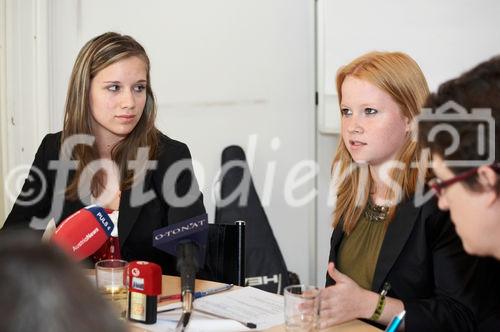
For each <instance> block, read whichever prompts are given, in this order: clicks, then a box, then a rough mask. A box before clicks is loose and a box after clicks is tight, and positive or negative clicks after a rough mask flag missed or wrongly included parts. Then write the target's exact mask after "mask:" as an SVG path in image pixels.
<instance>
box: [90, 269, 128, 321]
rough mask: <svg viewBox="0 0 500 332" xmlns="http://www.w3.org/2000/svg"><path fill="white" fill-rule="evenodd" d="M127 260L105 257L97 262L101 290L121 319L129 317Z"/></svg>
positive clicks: (98, 282) (98, 281)
mask: <svg viewBox="0 0 500 332" xmlns="http://www.w3.org/2000/svg"><path fill="white" fill-rule="evenodd" d="M127 264H128V263H127V262H126V261H123V260H119V259H105V260H102V261H99V262H97V263H96V264H95V270H96V281H97V288H98V289H99V292H100V293H101V294H102V295H103V296H104V298H105V299H107V300H108V301H110V302H111V303H112V304H113V306H114V308H115V310H116V312H117V314H118V316H119V317H120V318H121V319H126V318H127V311H128V274H127Z"/></svg>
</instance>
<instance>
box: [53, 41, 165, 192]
mask: <svg viewBox="0 0 500 332" xmlns="http://www.w3.org/2000/svg"><path fill="white" fill-rule="evenodd" d="M131 56H137V57H139V58H141V59H142V60H143V61H144V63H145V65H146V73H147V84H146V96H147V97H146V105H145V107H144V112H143V113H142V116H141V118H140V119H139V122H138V123H137V125H136V126H135V128H134V129H133V130H132V132H131V133H130V134H129V135H127V137H126V138H124V139H123V140H121V141H120V142H119V143H117V144H116V145H115V146H114V147H113V149H112V150H111V159H112V160H113V161H114V162H115V163H116V164H117V165H118V168H119V171H120V176H121V178H120V189H121V190H125V189H127V188H130V187H131V185H132V183H133V177H134V174H133V173H132V172H131V171H129V170H128V168H127V161H128V160H134V159H135V158H136V153H137V149H138V148H139V147H149V159H155V156H156V151H157V147H158V130H157V129H156V127H155V119H156V102H155V98H154V95H153V90H152V88H151V79H150V61H149V57H148V55H147V54H146V51H145V50H144V48H143V47H142V46H141V44H139V43H138V42H137V41H136V40H135V39H133V38H132V37H130V36H125V35H120V34H118V33H115V32H107V33H104V34H102V35H100V36H97V37H94V38H93V39H91V40H90V41H88V42H87V43H86V44H85V45H84V46H83V48H82V49H81V50H80V52H79V53H78V56H77V58H76V60H75V64H74V66H73V71H72V73H71V78H70V81H69V86H68V94H67V97H66V106H65V114H64V128H63V132H62V142H61V143H63V142H64V140H66V139H67V138H69V137H71V136H73V135H76V134H87V135H92V129H91V128H92V127H91V117H92V115H91V110H90V102H89V95H90V82H91V80H92V79H93V78H94V77H95V76H96V75H97V73H98V72H99V71H101V70H102V69H104V68H106V67H108V66H109V65H111V64H113V63H116V62H118V61H120V60H123V59H125V58H128V57H131ZM72 158H73V159H75V160H78V161H79V164H78V168H77V170H76V173H75V176H74V177H73V179H72V181H71V183H70V184H69V186H68V188H66V196H67V197H68V198H71V199H76V198H77V194H78V182H79V179H80V176H81V175H82V172H83V170H84V169H85V167H86V166H87V165H88V164H89V163H91V162H92V161H94V160H97V159H99V154H98V151H97V147H96V144H95V142H94V144H93V146H89V145H85V144H79V145H77V146H75V147H74V149H73V153H72ZM103 185H104V184H103V173H102V171H101V172H98V173H97V174H96V176H94V178H93V179H92V182H91V187H90V188H91V193H92V194H93V195H94V196H97V195H98V194H99V192H100V191H101V190H102V189H103Z"/></svg>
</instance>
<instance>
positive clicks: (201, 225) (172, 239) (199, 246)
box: [153, 213, 208, 330]
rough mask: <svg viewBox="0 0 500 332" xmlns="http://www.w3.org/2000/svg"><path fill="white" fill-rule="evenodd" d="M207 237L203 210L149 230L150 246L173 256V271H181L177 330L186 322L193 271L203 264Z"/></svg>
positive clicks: (205, 215) (205, 216) (193, 280)
mask: <svg viewBox="0 0 500 332" xmlns="http://www.w3.org/2000/svg"><path fill="white" fill-rule="evenodd" d="M207 237H208V216H207V214H206V213H205V214H202V215H200V216H197V217H194V218H191V219H188V220H185V221H181V222H179V223H175V224H173V225H170V226H167V227H164V228H160V229H157V230H155V231H154V232H153V247H155V248H157V249H160V250H162V251H165V252H167V253H169V254H171V255H174V256H177V271H178V272H179V273H180V275H181V294H182V311H183V315H182V317H181V320H180V321H179V325H178V327H177V328H178V329H179V328H180V329H181V330H183V329H184V328H185V327H186V326H187V324H188V323H189V318H190V315H191V312H192V305H193V294H194V291H195V289H194V288H195V287H194V282H195V278H196V272H198V269H199V267H200V266H202V265H203V264H204V260H205V250H206V243H207ZM181 324H182V326H180V325H181Z"/></svg>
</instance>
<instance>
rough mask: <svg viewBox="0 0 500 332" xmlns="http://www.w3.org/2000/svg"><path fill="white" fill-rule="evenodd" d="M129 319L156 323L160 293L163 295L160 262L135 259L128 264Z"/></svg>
mask: <svg viewBox="0 0 500 332" xmlns="http://www.w3.org/2000/svg"><path fill="white" fill-rule="evenodd" d="M127 269H128V276H129V301H128V303H129V304H128V305H129V310H128V312H129V319H130V320H133V321H136V322H141V323H144V324H154V323H156V318H157V308H158V295H161V267H160V265H158V264H155V263H151V262H145V261H134V262H131V263H129V264H128V267H127Z"/></svg>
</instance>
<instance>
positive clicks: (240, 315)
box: [193, 287, 285, 330]
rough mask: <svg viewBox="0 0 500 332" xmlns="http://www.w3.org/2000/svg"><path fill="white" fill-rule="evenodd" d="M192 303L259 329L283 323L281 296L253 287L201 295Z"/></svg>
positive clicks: (204, 309)
mask: <svg viewBox="0 0 500 332" xmlns="http://www.w3.org/2000/svg"><path fill="white" fill-rule="evenodd" d="M193 305H194V308H195V309H196V308H198V309H201V310H203V311H207V312H211V313H214V314H216V315H221V316H224V317H228V318H231V319H235V320H238V321H242V322H251V323H254V324H256V325H257V329H259V330H262V329H268V328H270V327H272V326H275V325H281V324H284V323H285V318H284V313H283V311H284V309H283V308H284V299H283V297H282V296H280V295H276V294H271V293H268V292H264V291H262V290H260V289H257V288H253V287H244V288H240V289H237V290H234V291H231V292H224V293H220V294H214V295H210V296H206V297H202V298H199V299H197V300H196V301H194V304H193Z"/></svg>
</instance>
